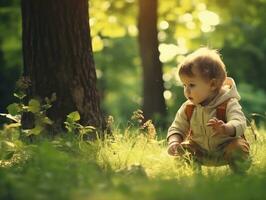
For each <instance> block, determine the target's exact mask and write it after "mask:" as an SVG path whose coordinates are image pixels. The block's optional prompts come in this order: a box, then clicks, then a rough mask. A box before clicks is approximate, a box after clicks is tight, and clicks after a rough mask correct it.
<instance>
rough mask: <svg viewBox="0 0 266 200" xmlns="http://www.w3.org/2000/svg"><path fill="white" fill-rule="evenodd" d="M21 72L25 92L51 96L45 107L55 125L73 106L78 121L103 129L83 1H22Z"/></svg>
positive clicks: (59, 122) (60, 122)
mask: <svg viewBox="0 0 266 200" xmlns="http://www.w3.org/2000/svg"><path fill="white" fill-rule="evenodd" d="M21 7H22V22H23V35H22V36H23V57H24V76H28V77H29V78H30V80H31V85H30V88H29V93H30V94H29V96H31V97H35V96H37V97H41V98H45V97H50V96H51V94H52V93H56V96H57V100H56V102H55V103H54V105H53V106H52V108H51V109H50V110H49V111H50V112H49V115H50V117H51V118H52V119H53V120H54V121H55V122H56V124H57V125H58V124H62V122H63V121H64V120H65V117H66V115H67V114H68V113H70V112H72V111H75V110H77V111H78V112H79V113H80V115H81V123H82V124H89V125H92V126H95V127H98V128H100V129H103V128H104V127H105V121H104V120H103V116H102V114H101V110H100V105H99V100H100V99H99V96H98V93H97V90H96V73H95V66H94V60H93V54H92V47H91V37H90V28H89V23H88V19H89V17H88V1H87V0H65V1H61V0H46V1H42V0H22V1H21Z"/></svg>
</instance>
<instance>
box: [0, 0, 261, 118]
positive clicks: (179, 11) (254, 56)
mask: <svg viewBox="0 0 266 200" xmlns="http://www.w3.org/2000/svg"><path fill="white" fill-rule="evenodd" d="M158 2H159V10H158V30H159V35H158V38H159V40H160V45H159V50H160V60H161V61H162V62H163V64H164V67H163V71H164V76H163V78H164V82H165V83H164V84H165V98H166V101H167V107H168V118H167V121H168V122H169V123H170V122H171V120H172V118H173V116H174V114H175V112H176V110H177V109H178V107H179V105H180V104H181V102H182V101H183V100H184V98H183V94H182V89H181V87H180V83H179V79H178V77H177V67H176V66H177V64H178V63H179V62H180V61H181V60H182V59H183V57H184V56H185V55H186V54H187V53H189V52H191V51H193V50H194V49H196V48H198V47H199V46H202V45H207V46H210V47H213V48H218V49H220V50H221V54H222V56H223V60H224V62H225V64H226V66H227V71H228V74H229V76H232V77H234V79H235V80H236V83H237V85H240V86H241V87H240V94H241V95H242V97H243V98H242V100H243V108H244V110H245V112H246V113H247V115H248V114H249V113H253V112H260V113H263V112H264V110H265V104H264V103H263V102H262V101H258V100H257V98H250V95H249V94H247V88H248V87H249V88H252V91H253V90H254V91H255V93H256V94H258V96H260V98H261V99H264V96H265V95H266V94H265V81H264V79H263V78H262V77H263V76H264V75H265V73H266V71H265V67H264V63H265V58H264V57H265V56H264V55H265V49H266V48H265V41H264V40H265V39H264V35H265V34H266V33H265V30H266V29H265V26H266V24H265V20H264V18H265V12H264V10H265V6H266V3H265V2H264V1H261V0H251V1H247V0H244V1H239V0H236V1H228V0H225V1H217V0H214V1H210V0H182V1H171V0H165V1H158ZM89 3H90V9H89V13H90V26H91V36H92V43H93V50H94V58H95V63H96V68H97V77H98V85H99V90H100V95H101V98H102V106H103V108H104V111H105V113H108V114H111V115H113V116H114V118H115V119H116V121H118V122H121V123H124V122H125V121H126V119H128V118H129V117H130V114H131V113H132V112H133V111H134V110H136V109H141V106H142V96H143V95H142V75H141V74H142V71H141V62H140V58H139V53H138V41H137V34H138V29H137V17H138V1H137V0H102V1H98V0H90V2H89ZM20 14H21V13H20V9H19V1H18V0H12V1H2V2H1V3H0V21H1V26H0V65H1V68H0V70H1V73H0V96H1V97H2V98H1V100H0V109H1V110H0V111H1V112H5V111H4V108H5V107H6V106H7V105H8V104H9V102H13V101H14V98H13V97H12V91H13V89H14V85H15V84H14V83H15V80H16V79H17V78H18V76H19V74H20V71H21V68H22V67H21V66H22V59H21V51H22V50H21V44H20V43H21V42H20V41H21V22H20V21H21V19H20ZM244 84H248V85H249V86H247V87H246V86H244V87H243V86H242V85H244ZM249 93H250V90H249ZM252 93H253V92H252ZM254 96H255V95H254ZM254 96H253V97H254ZM153 121H154V122H155V123H156V122H157V121H156V119H153Z"/></svg>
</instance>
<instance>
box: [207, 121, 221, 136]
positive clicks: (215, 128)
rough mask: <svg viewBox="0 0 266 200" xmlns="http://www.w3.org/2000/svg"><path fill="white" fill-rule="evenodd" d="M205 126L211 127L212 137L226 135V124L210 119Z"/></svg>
mask: <svg viewBox="0 0 266 200" xmlns="http://www.w3.org/2000/svg"><path fill="white" fill-rule="evenodd" d="M207 126H211V127H212V129H213V131H214V134H213V136H215V135H217V134H223V135H226V124H225V123H224V122H223V121H222V120H219V119H217V118H212V119H210V120H209V121H208V123H207Z"/></svg>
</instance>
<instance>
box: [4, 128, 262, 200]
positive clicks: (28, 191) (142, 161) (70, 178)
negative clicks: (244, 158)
mask: <svg viewBox="0 0 266 200" xmlns="http://www.w3.org/2000/svg"><path fill="white" fill-rule="evenodd" d="M154 131H155V129H143V127H142V128H136V127H133V126H128V127H127V128H123V129H119V128H115V129H114V131H113V134H112V135H110V136H106V138H105V139H104V140H97V141H96V142H88V141H84V140H83V138H81V137H80V136H77V135H75V134H71V133H67V134H63V135H60V136H58V137H56V138H52V139H51V138H50V139H47V137H45V138H41V137H39V138H38V139H36V140H35V141H34V142H30V143H28V144H27V145H26V144H25V142H24V143H23V142H21V141H19V140H16V134H19V133H18V132H19V129H14V128H8V129H7V128H4V129H3V130H1V133H2V135H5V134H7V135H9V142H10V143H12V144H14V145H16V146H17V150H16V152H15V153H14V154H13V155H12V157H11V158H9V159H6V160H5V161H4V160H2V161H1V168H0V199H93V200H105V199H108V200H109V199H110V200H119V199H144V200H145V199H151V200H154V199H158V200H159V199H162V200H166V199H197V200H198V199H204V200H208V199H210V200H211V199H234V200H237V199H241V200H242V199H256V200H257V199H263V198H264V197H265V194H266V191H265V184H266V156H265V153H264V152H265V151H266V145H265V140H266V135H265V134H266V131H265V130H264V129H258V130H256V133H257V140H255V139H254V137H253V135H252V134H251V130H250V129H248V130H247V132H246V135H247V138H248V140H249V142H250V143H251V154H252V160H253V163H252V166H251V168H250V169H249V171H248V173H247V174H246V175H245V176H239V175H234V174H232V173H231V172H230V170H229V168H228V167H227V166H222V167H216V168H215V167H203V169H202V171H201V172H200V173H199V172H196V171H195V170H193V163H192V164H191V165H189V164H187V163H186V162H184V161H183V160H182V159H180V158H178V157H176V158H175V157H171V156H169V155H167V152H166V148H167V145H166V141H165V138H164V137H165V133H159V134H157V135H154ZM4 133H5V134H4ZM11 135H12V136H13V138H12V137H10V136H11ZM2 139H3V138H2ZM11 140H13V142H12V141H11ZM6 145H7V144H6ZM10 145H11V144H10ZM3 147H4V140H1V148H2V150H3Z"/></svg>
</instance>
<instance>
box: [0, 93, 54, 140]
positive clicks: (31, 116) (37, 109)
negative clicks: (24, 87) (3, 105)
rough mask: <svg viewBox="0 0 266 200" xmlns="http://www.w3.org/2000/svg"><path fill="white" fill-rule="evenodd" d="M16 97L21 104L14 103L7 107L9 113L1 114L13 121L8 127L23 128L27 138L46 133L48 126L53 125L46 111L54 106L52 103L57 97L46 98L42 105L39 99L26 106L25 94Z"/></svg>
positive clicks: (18, 94) (31, 100)
mask: <svg viewBox="0 0 266 200" xmlns="http://www.w3.org/2000/svg"><path fill="white" fill-rule="evenodd" d="M14 96H15V97H17V98H18V99H19V103H12V104H10V105H8V106H7V112H8V113H0V115H1V116H4V117H6V118H8V119H10V120H11V123H10V124H9V125H8V127H10V128H11V127H18V128H21V130H22V132H23V133H25V135H26V136H30V135H39V134H40V133H41V132H43V131H45V127H46V125H51V124H53V122H52V120H51V119H49V118H48V117H47V116H46V111H47V110H48V109H49V108H50V107H51V106H52V105H51V103H52V102H53V101H55V100H56V95H55V94H52V97H51V98H50V99H49V98H45V103H44V104H41V103H40V101H39V100H38V99H34V98H33V99H30V100H29V102H28V103H27V105H26V104H24V103H23V99H24V98H25V97H26V95H25V94H23V93H15V94H14Z"/></svg>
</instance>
